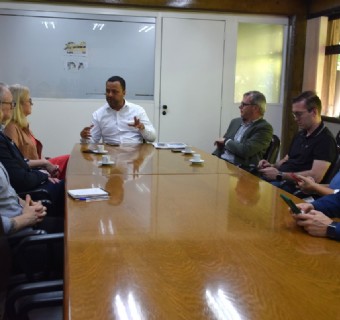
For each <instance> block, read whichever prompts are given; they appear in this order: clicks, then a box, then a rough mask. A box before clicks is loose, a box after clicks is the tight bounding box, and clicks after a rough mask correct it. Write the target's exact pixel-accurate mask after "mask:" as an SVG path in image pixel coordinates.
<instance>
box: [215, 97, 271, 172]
mask: <svg viewBox="0 0 340 320" xmlns="http://www.w3.org/2000/svg"><path fill="white" fill-rule="evenodd" d="M239 108H240V113H241V117H240V118H236V119H233V120H231V122H230V125H229V127H228V129H227V132H226V133H225V134H224V136H223V138H219V139H217V140H216V141H215V145H216V146H217V148H216V150H215V151H214V152H213V154H214V155H216V156H218V157H220V158H222V159H224V160H227V161H229V162H231V163H234V164H236V165H242V166H245V167H247V166H249V165H257V164H258V162H259V160H260V159H262V157H263V155H264V154H265V152H266V150H267V149H268V147H269V144H270V142H271V139H272V136H273V128H272V126H271V125H270V124H269V123H268V122H267V121H266V120H264V119H263V115H264V113H265V111H266V98H265V96H264V95H263V94H262V93H261V92H258V91H249V92H246V93H245V94H244V95H243V100H242V102H241V104H240V106H239Z"/></svg>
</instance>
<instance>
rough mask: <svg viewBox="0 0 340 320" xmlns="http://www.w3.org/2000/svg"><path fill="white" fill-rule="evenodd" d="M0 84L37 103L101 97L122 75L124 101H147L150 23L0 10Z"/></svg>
mask: <svg viewBox="0 0 340 320" xmlns="http://www.w3.org/2000/svg"><path fill="white" fill-rule="evenodd" d="M0 38H1V51H2V55H3V56H4V57H6V59H2V62H1V63H0V74H1V79H0V81H2V82H5V83H8V84H14V83H20V84H23V85H26V86H28V87H29V88H30V89H31V94H32V95H33V96H34V97H39V98H74V99H86V98H88V99H89V98H102V97H104V93H105V81H106V80H107V79H108V78H109V77H111V76H113V75H119V76H122V77H123V78H124V79H125V80H126V82H127V94H126V97H127V99H135V100H152V99H153V95H154V68H155V18H149V17H127V16H109V15H98V14H97V15H90V14H71V13H57V12H40V11H35V12H33V11H19V10H1V11H0Z"/></svg>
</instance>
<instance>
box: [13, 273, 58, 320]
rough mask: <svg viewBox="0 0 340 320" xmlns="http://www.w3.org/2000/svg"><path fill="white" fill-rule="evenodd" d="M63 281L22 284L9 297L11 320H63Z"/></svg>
mask: <svg viewBox="0 0 340 320" xmlns="http://www.w3.org/2000/svg"><path fill="white" fill-rule="evenodd" d="M63 286H64V282H63V280H61V279H59V280H52V281H42V282H35V283H28V284H22V285H19V286H17V287H15V288H13V289H12V290H11V291H10V292H9V294H8V296H7V309H6V315H7V317H8V319H9V320H40V319H41V320H45V319H49V320H62V319H63V307H62V306H63Z"/></svg>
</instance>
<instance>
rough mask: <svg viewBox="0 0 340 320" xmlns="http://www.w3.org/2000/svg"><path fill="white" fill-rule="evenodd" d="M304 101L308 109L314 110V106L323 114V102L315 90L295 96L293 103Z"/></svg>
mask: <svg viewBox="0 0 340 320" xmlns="http://www.w3.org/2000/svg"><path fill="white" fill-rule="evenodd" d="M301 101H304V102H305V105H306V108H307V110H308V111H312V110H313V109H314V108H315V109H316V110H317V111H318V113H319V114H321V109H322V103H321V100H320V98H319V97H318V96H317V94H316V92H315V91H311V90H308V91H304V92H302V93H301V94H300V95H298V96H297V97H295V98H293V103H298V102H301Z"/></svg>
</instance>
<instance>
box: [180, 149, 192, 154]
mask: <svg viewBox="0 0 340 320" xmlns="http://www.w3.org/2000/svg"><path fill="white" fill-rule="evenodd" d="M182 153H184V154H193V153H195V151H193V150H191V151H185V150H182Z"/></svg>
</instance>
